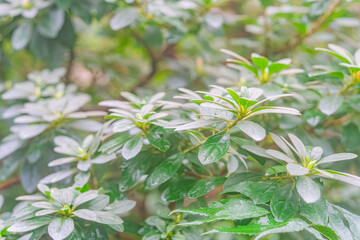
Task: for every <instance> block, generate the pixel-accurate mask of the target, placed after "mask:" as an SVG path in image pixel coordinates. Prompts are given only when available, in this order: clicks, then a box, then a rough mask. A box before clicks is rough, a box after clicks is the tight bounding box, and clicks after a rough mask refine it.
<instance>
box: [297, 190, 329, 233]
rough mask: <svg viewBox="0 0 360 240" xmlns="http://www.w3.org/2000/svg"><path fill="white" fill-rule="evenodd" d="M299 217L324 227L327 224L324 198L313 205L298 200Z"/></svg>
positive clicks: (326, 208) (327, 213)
mask: <svg viewBox="0 0 360 240" xmlns="http://www.w3.org/2000/svg"><path fill="white" fill-rule="evenodd" d="M300 215H301V216H304V217H306V218H307V219H308V220H309V221H311V222H312V223H314V224H320V225H324V226H326V225H327V224H328V217H329V212H328V207H327V205H326V200H325V198H324V196H321V198H320V200H318V201H317V202H314V203H310V204H309V203H306V202H304V201H303V200H300Z"/></svg>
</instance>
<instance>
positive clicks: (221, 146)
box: [198, 132, 230, 165]
mask: <svg viewBox="0 0 360 240" xmlns="http://www.w3.org/2000/svg"><path fill="white" fill-rule="evenodd" d="M229 147H230V135H229V134H228V133H225V132H220V133H217V134H215V135H213V136H211V137H209V138H208V139H207V140H206V141H205V143H204V144H203V145H202V146H201V148H200V150H199V154H198V157H199V160H200V162H201V163H202V164H204V165H206V164H209V163H213V162H216V161H217V160H219V159H220V158H222V157H223V156H224V155H225V154H226V153H227V151H228V149H229Z"/></svg>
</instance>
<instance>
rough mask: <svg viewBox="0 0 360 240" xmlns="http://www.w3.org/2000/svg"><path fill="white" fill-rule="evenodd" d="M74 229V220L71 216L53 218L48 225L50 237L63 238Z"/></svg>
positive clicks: (55, 239)
mask: <svg viewBox="0 0 360 240" xmlns="http://www.w3.org/2000/svg"><path fill="white" fill-rule="evenodd" d="M72 231H74V221H73V220H72V219H71V218H55V219H54V220H52V221H51V223H50V224H49V226H48V232H49V235H50V237H52V239H54V240H63V239H65V238H67V237H68V236H69V235H70V234H71V233H72Z"/></svg>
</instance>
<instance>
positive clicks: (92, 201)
mask: <svg viewBox="0 0 360 240" xmlns="http://www.w3.org/2000/svg"><path fill="white" fill-rule="evenodd" d="M38 188H39V190H40V192H41V194H36V195H25V196H20V197H18V198H17V200H22V201H26V202H27V203H28V205H27V206H26V207H24V208H22V209H20V210H19V211H17V212H15V213H14V214H13V215H12V216H11V217H10V218H9V219H8V220H7V221H6V222H5V224H4V225H6V226H7V227H6V228H4V229H3V231H2V234H3V235H5V234H6V236H7V235H9V236H11V235H12V234H19V233H22V234H25V235H24V236H27V237H28V238H29V239H41V238H42V237H43V236H46V235H49V236H50V237H51V238H52V239H54V240H61V239H85V238H86V236H90V233H89V232H94V231H101V232H109V233H113V232H114V230H115V231H116V232H122V231H123V230H124V227H123V225H122V223H123V220H122V219H121V217H120V216H124V215H125V214H127V213H128V212H129V211H130V210H131V209H132V208H133V207H134V206H135V202H134V201H131V200H122V201H118V200H116V201H114V202H113V203H110V198H109V196H107V195H104V194H100V193H99V191H98V190H86V189H84V188H82V189H80V190H79V189H75V188H73V187H69V188H65V189H57V188H52V189H50V188H48V187H47V186H46V185H42V184H39V185H38ZM89 226H91V227H90V228H89ZM105 226H107V227H105ZM85 228H86V229H88V230H87V231H84V229H85ZM110 228H111V229H113V230H110ZM99 229H101V230H99ZM28 238H27V239H28Z"/></svg>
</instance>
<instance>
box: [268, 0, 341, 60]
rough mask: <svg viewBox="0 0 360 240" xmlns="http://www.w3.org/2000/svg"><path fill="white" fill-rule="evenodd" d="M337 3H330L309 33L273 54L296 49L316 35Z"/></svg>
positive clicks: (335, 1)
mask: <svg viewBox="0 0 360 240" xmlns="http://www.w3.org/2000/svg"><path fill="white" fill-rule="evenodd" d="M339 3H340V0H334V1H333V2H332V3H331V5H330V6H329V8H328V9H327V10H326V11H325V13H324V15H322V16H321V17H319V18H318V19H317V20H316V21H315V23H314V25H313V27H312V28H311V29H310V30H309V31H307V32H306V34H305V35H298V36H297V38H296V40H295V41H294V42H292V43H288V44H287V45H285V47H283V48H280V49H278V50H277V51H275V54H281V53H284V52H287V51H290V50H292V49H294V48H296V47H297V46H299V45H300V44H301V43H302V42H303V41H304V40H305V39H306V38H308V37H310V36H311V35H313V34H314V33H316V32H317V31H318V30H319V29H320V27H321V26H322V25H323V24H324V22H325V21H326V20H327V19H328V18H329V17H330V15H331V14H332V13H333V12H334V10H335V8H336V6H337V5H339Z"/></svg>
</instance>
